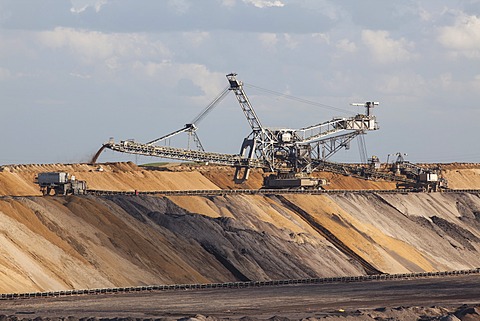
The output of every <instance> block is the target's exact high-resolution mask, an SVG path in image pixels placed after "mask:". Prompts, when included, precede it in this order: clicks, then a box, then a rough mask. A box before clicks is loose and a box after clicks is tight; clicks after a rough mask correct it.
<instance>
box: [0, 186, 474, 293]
mask: <svg viewBox="0 0 480 321" xmlns="http://www.w3.org/2000/svg"><path fill="white" fill-rule="evenodd" d="M478 213H480V197H479V195H477V194H467V193H466V194H410V195H403V194H395V195H382V194H378V195H376V194H370V195H359V194H352V193H346V194H343V195H331V196H329V195H284V196H282V197H280V196H274V195H270V196H258V195H257V196H256V195H227V196H215V197H200V196H196V197H190V196H175V197H155V196H109V197H94V196H68V197H4V198H2V199H0V224H1V225H0V239H1V242H2V247H1V249H0V271H1V272H0V292H3V293H5V292H30V291H46V290H61V289H72V288H99V287H112V286H134V285H135V286H136V285H147V284H172V283H205V282H228V281H242V280H243V281H246V280H271V279H291V278H294V279H295V278H311V277H327V276H346V275H364V274H366V273H367V272H368V271H369V267H372V268H373V269H376V270H378V271H381V272H384V273H404V272H422V271H437V270H457V269H469V268H475V267H478V266H480V255H479V254H480V253H479V252H480V215H479V214H478Z"/></svg>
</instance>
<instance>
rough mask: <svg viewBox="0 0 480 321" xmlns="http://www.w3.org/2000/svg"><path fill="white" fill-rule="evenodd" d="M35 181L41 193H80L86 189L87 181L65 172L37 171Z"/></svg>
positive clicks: (83, 192)
mask: <svg viewBox="0 0 480 321" xmlns="http://www.w3.org/2000/svg"><path fill="white" fill-rule="evenodd" d="M35 183H37V184H38V185H39V186H40V191H41V192H42V194H43V195H50V194H51V192H52V190H53V191H54V194H55V195H82V194H85V193H86V191H87V182H86V181H82V180H78V179H76V177H75V176H74V175H70V174H68V173H66V172H44V173H39V174H38V176H37V178H36V180H35Z"/></svg>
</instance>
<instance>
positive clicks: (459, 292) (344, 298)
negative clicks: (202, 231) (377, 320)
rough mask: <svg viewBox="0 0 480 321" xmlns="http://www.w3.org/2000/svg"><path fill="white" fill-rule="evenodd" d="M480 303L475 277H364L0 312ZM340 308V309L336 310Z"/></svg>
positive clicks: (266, 313) (51, 303) (97, 313)
mask: <svg viewBox="0 0 480 321" xmlns="http://www.w3.org/2000/svg"><path fill="white" fill-rule="evenodd" d="M479 303H480V276H479V275H469V276H455V277H448V278H430V279H416V280H393V281H369V282H359V283H337V284H321V285H293V286H292V285H290V286H277V287H275V286H267V287H260V288H245V289H209V290H188V291H185V290H182V291H165V292H142V293H129V294H116V295H93V296H77V297H62V298H38V299H22V300H11V301H8V300H7V301H3V302H0V314H4V315H16V316H17V317H18V318H24V317H28V318H32V319H33V318H35V317H37V316H40V317H67V316H74V317H77V318H80V317H109V318H113V317H136V318H159V317H172V318H180V317H185V316H191V315H195V314H202V315H208V316H215V317H219V318H241V317H243V316H250V317H256V318H262V319H267V318H270V317H272V316H283V317H288V318H291V319H301V318H304V317H321V316H325V315H331V314H341V315H348V314H353V313H355V311H356V310H358V309H375V308H379V307H399V306H410V307H411V306H424V307H429V306H459V305H462V304H479ZM339 310H345V312H339Z"/></svg>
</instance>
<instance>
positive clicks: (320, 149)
mask: <svg viewBox="0 0 480 321" xmlns="http://www.w3.org/2000/svg"><path fill="white" fill-rule="evenodd" d="M236 76H237V74H235V73H230V74H228V75H226V77H227V80H228V83H229V85H228V86H227V87H226V88H225V89H224V90H223V91H222V92H221V93H220V94H219V95H218V96H217V97H216V98H215V99H214V100H213V101H212V102H211V103H210V104H209V105H208V106H207V107H206V108H205V109H204V110H203V111H202V112H201V113H200V114H199V115H198V116H197V117H196V118H195V119H193V120H192V121H191V122H190V123H188V124H186V125H185V126H184V127H183V128H181V129H179V130H177V131H174V132H172V133H170V134H167V135H164V136H162V137H160V138H157V139H154V140H152V141H150V142H147V143H139V142H135V141H132V140H125V141H120V142H119V143H116V142H114V141H113V140H110V141H109V142H107V143H105V144H103V146H102V148H101V150H100V151H99V153H97V155H96V157H95V159H94V160H93V162H95V161H96V158H98V155H99V154H100V152H101V151H102V150H103V149H105V148H108V149H111V150H113V151H117V152H122V153H130V154H137V155H145V156H155V157H160V158H170V159H178V160H185V161H199V162H208V163H212V164H220V165H228V166H233V167H235V176H234V179H235V182H237V183H241V182H243V181H245V180H247V179H248V177H249V173H250V170H251V169H253V168H261V169H263V170H264V171H265V172H267V173H270V175H269V176H267V177H266V178H265V182H264V187H266V188H320V187H321V185H322V184H325V180H322V179H318V178H314V177H312V176H311V175H310V174H311V173H312V172H313V171H314V170H317V169H321V170H326V171H333V172H337V173H342V174H347V175H353V176H358V177H362V178H382V179H390V180H396V179H401V177H400V176H397V175H390V174H384V173H383V174H380V173H377V172H376V171H375V170H368V168H363V167H362V169H359V168H358V167H355V166H350V167H349V166H344V165H341V164H336V163H332V162H329V161H328V159H329V158H330V157H331V156H332V155H334V154H335V153H336V152H338V151H339V150H341V149H342V148H347V149H348V148H349V144H350V142H351V141H352V140H353V139H354V138H355V137H357V136H359V135H364V134H366V133H367V132H368V131H374V130H377V129H378V128H379V127H378V124H377V121H376V118H375V116H374V115H372V108H374V107H375V106H378V102H373V101H372V102H366V103H362V104H355V105H357V106H358V105H361V106H364V107H365V112H364V113H363V114H361V113H359V114H357V115H355V116H353V117H335V118H333V119H331V120H329V121H325V122H321V123H317V124H314V125H311V126H307V127H304V128H300V129H291V128H270V127H265V126H263V125H262V123H261V121H260V119H259V118H258V116H257V114H256V112H255V110H254V109H253V107H252V105H251V103H250V101H249V99H248V96H247V95H246V93H245V91H244V86H243V83H242V82H241V81H239V80H238V79H237V77H236ZM229 92H233V93H234V94H235V97H236V99H237V101H238V103H239V105H240V107H241V109H242V111H243V113H244V114H245V117H246V119H247V121H248V123H249V125H250V128H251V132H250V134H249V135H248V136H247V137H246V138H245V139H244V140H243V143H242V145H241V148H240V153H239V154H222V153H215V152H207V151H205V150H204V149H203V146H202V144H201V143H200V139H199V138H198V136H197V134H196V130H197V128H198V123H199V122H200V121H201V120H202V119H203V118H204V117H205V116H206V115H207V114H208V113H210V111H211V110H212V109H213V108H214V107H215V106H216V105H217V104H218V103H219V102H220V101H222V100H223V98H224V97H225V96H226V95H227V94H228V93H229ZM184 132H186V133H188V134H189V136H190V137H191V138H192V140H193V142H194V143H195V146H196V149H190V148H188V149H183V148H175V147H170V146H161V145H159V144H158V143H159V142H162V141H165V140H166V139H168V138H171V137H173V136H175V135H178V134H180V133H184Z"/></svg>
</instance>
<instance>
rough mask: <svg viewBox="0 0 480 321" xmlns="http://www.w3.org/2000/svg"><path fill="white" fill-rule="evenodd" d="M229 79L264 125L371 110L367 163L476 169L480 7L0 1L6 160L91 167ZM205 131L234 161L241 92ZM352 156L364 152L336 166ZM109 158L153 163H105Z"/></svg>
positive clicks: (378, 1) (431, 2)
mask: <svg viewBox="0 0 480 321" xmlns="http://www.w3.org/2000/svg"><path fill="white" fill-rule="evenodd" d="M230 72H237V73H238V78H239V79H240V80H243V81H244V82H245V83H246V84H247V85H248V86H246V87H245V90H246V92H247V94H248V96H249V97H250V101H251V103H252V105H253V106H254V108H255V109H256V111H257V114H258V116H259V117H260V119H261V121H262V122H263V124H264V125H265V126H270V127H290V128H299V127H303V126H307V125H311V124H315V123H319V122H323V121H326V120H328V119H331V118H332V117H333V116H348V115H349V114H351V115H353V114H355V113H357V112H359V111H362V110H361V109H360V110H359V109H358V108H357V107H352V106H349V103H351V102H364V101H369V100H375V101H379V102H380V106H379V107H378V108H376V109H375V110H374V113H375V114H376V115H377V120H378V121H379V123H380V130H379V131H376V132H370V133H368V134H367V136H366V137H365V140H366V143H367V149H368V154H369V155H377V156H379V157H380V159H381V160H382V161H385V160H386V158H387V155H388V154H393V153H395V152H403V153H407V154H408V157H407V159H409V160H411V161H414V162H452V161H465V162H480V134H479V127H480V126H479V125H478V124H479V122H480V0H463V1H460V0H458V1H455V0H422V1H420V0H402V1H385V0H362V1H359V0H336V1H333V0H195V1H194V0H164V1H162V0H70V1H69V0H0V109H1V115H0V117H1V127H0V132H1V136H0V139H1V146H2V150H1V154H0V164H12V163H54V162H82V161H87V160H88V159H89V157H90V156H91V155H92V154H94V153H95V151H96V150H97V149H98V148H99V147H100V146H101V144H102V143H103V142H105V141H107V140H108V139H109V138H110V137H114V139H115V141H120V140H124V139H135V140H136V141H139V142H147V141H150V140H153V139H154V138H157V137H160V136H162V135H164V134H167V133H169V132H172V131H174V130H176V129H179V128H181V127H183V125H184V124H185V123H188V122H190V121H191V120H192V119H193V118H195V116H196V115H197V114H198V113H199V112H200V111H201V110H202V109H203V108H204V107H206V106H207V105H208V103H209V102H210V101H211V100H213V99H214V98H215V97H216V96H217V95H218V94H219V93H220V92H221V91H222V90H223V89H224V88H225V87H226V86H227V85H228V83H227V80H226V78H225V75H226V74H227V73H230ZM250 85H253V86H250ZM257 87H260V88H264V89H268V90H273V91H275V92H280V93H284V94H287V95H289V96H294V97H298V98H301V99H304V100H308V101H312V102H315V103H316V104H304V103H301V102H299V101H298V100H292V99H284V98H282V97H281V96H277V95H271V94H269V93H268V92H266V91H263V90H259V89H258V88H257ZM323 105H327V106H332V107H334V108H324V107H322V106H323ZM342 110H345V112H343V111H342ZM199 128H200V129H199V131H198V135H199V136H200V139H201V140H202V143H203V145H204V147H205V149H206V150H209V151H218V152H224V153H238V151H239V149H240V145H241V143H242V140H243V138H244V137H245V136H247V135H248V134H249V132H250V131H249V127H248V123H247V121H246V120H245V117H244V116H243V113H242V111H241V109H240V107H239V106H238V104H237V103H236V100H235V98H234V96H233V94H232V93H231V94H230V95H229V96H228V97H227V98H226V99H225V100H224V101H223V102H222V103H221V104H219V106H218V107H217V108H216V109H215V110H213V111H212V112H211V113H210V114H209V115H208V117H207V118H206V119H205V120H204V121H203V122H201V123H200V124H199ZM186 142H187V136H186V135H185V136H181V137H179V138H178V139H177V140H174V141H172V142H170V143H171V144H172V145H176V146H180V147H181V145H185V144H186ZM358 155H359V153H358V148H357V145H356V143H354V144H352V148H351V149H350V150H349V151H346V152H343V151H342V152H340V153H339V154H338V155H337V157H336V158H335V160H338V161H355V160H359V156H358ZM112 160H134V161H135V160H137V161H138V162H140V163H141V162H151V161H154V160H155V159H151V158H143V157H142V158H135V157H134V156H130V155H127V154H118V153H113V152H111V151H109V152H106V153H104V154H103V155H102V156H101V158H100V161H112Z"/></svg>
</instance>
